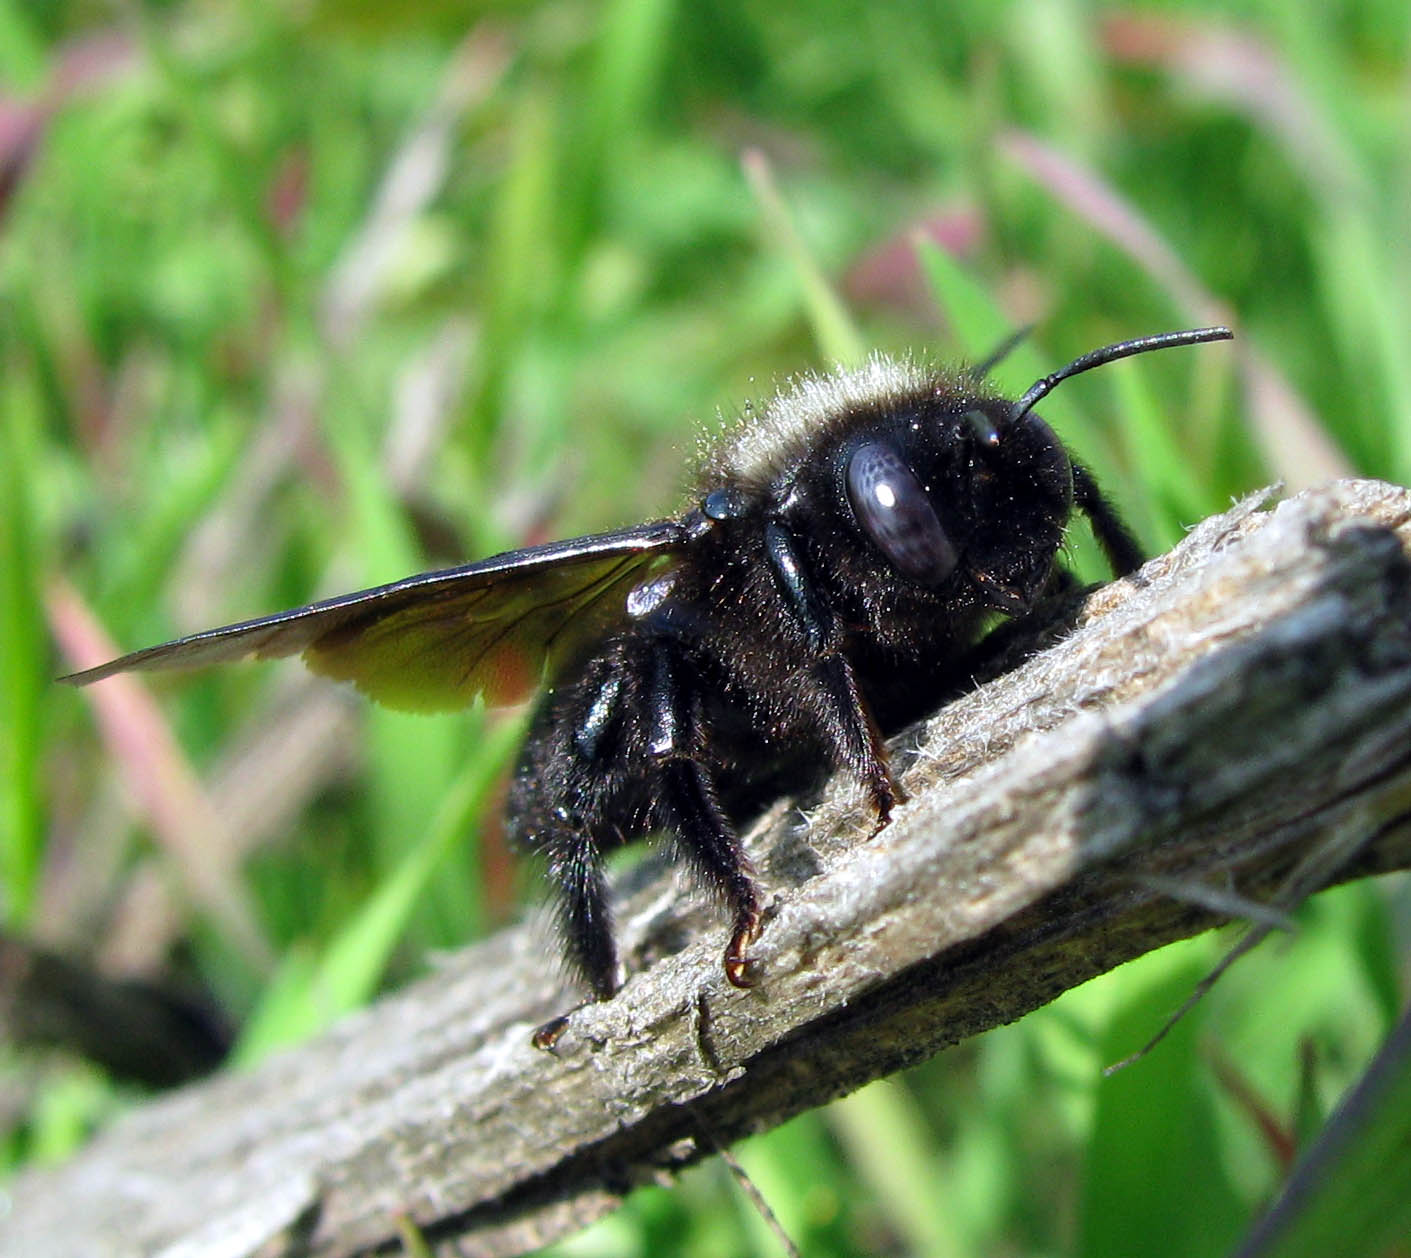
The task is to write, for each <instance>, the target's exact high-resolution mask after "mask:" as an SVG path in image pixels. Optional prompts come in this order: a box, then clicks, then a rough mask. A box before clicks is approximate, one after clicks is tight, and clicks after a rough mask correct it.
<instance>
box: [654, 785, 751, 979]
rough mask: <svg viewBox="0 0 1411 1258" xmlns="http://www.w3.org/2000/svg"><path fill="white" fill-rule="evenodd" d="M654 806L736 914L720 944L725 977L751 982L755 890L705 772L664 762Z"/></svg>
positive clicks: (702, 876)
mask: <svg viewBox="0 0 1411 1258" xmlns="http://www.w3.org/2000/svg"><path fill="white" fill-rule="evenodd" d="M657 809H658V815H659V816H660V818H661V822H662V825H663V826H664V827H666V828H667V829H669V830H670V831H671V832H672V833H673V834H674V835H675V836H676V842H677V844H678V846H679V848H680V850H681V852H682V854H683V855H684V856H686V857H687V859H688V860H689V861H690V863H691V866H692V868H693V869H694V870H695V872H696V874H697V876H698V877H699V878H700V880H701V881H702V882H703V883H705V885H706V886H708V887H709V888H710V889H711V890H712V891H713V892H715V894H716V895H717V896H718V897H719V898H720V899H721V900H722V901H723V902H724V903H725V905H726V907H727V908H729V909H731V910H732V911H733V912H734V914H735V922H734V931H733V933H732V934H731V936H730V942H729V944H728V945H726V948H725V977H726V978H727V979H729V980H730V982H731V983H733V984H734V985H735V986H736V987H753V986H754V979H753V977H752V976H751V974H750V958H749V957H748V956H746V955H745V950H746V949H747V948H748V947H749V946H750V944H752V943H753V942H754V941H755V939H756V938H758V936H759V924H760V909H759V891H758V889H757V888H756V887H755V882H754V878H753V876H752V875H753V870H752V868H751V866H750V858H749V857H748V856H747V855H746V854H745V849H744V847H743V846H742V845H741V843H740V840H739V837H738V836H737V835H736V834H735V831H734V828H733V827H732V826H731V825H730V822H729V820H728V819H727V818H726V816H725V813H724V812H723V811H722V810H721V807H720V801H719V799H718V798H717V797H716V793H715V785H714V783H712V782H711V780H710V775H709V774H708V773H707V772H706V770H705V769H704V768H703V767H702V766H701V765H699V764H697V763H696V761H694V760H685V759H677V760H669V761H667V762H666V763H665V764H664V765H663V766H662V770H661V780H660V794H659V796H658V801H657Z"/></svg>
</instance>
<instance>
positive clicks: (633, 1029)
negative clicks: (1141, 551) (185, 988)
mask: <svg viewBox="0 0 1411 1258" xmlns="http://www.w3.org/2000/svg"><path fill="white" fill-rule="evenodd" d="M1409 550H1411V494H1408V493H1407V491H1405V490H1401V489H1397V488H1393V487H1391V486H1386V485H1381V484H1377V483H1372V482H1347V483H1342V484H1339V485H1335V486H1332V487H1330V488H1327V489H1324V490H1319V491H1314V492H1310V493H1308V494H1305V495H1301V496H1300V497H1298V498H1296V499H1294V500H1292V501H1290V502H1286V503H1283V504H1281V505H1280V506H1278V507H1277V508H1276V509H1274V510H1273V511H1271V512H1264V511H1262V510H1260V509H1258V504H1257V503H1253V502H1251V503H1247V504H1244V505H1242V506H1239V507H1237V508H1235V509H1234V510H1233V511H1231V512H1230V513H1228V514H1227V515H1225V516H1221V517H1219V518H1217V519H1212V520H1208V521H1206V522H1205V523H1204V524H1202V525H1201V526H1199V527H1198V528H1197V529H1196V530H1195V531H1194V532H1193V533H1192V534H1191V535H1190V536H1189V537H1188V538H1187V539H1186V540H1185V541H1184V542H1183V543H1182V544H1181V545H1180V546H1178V547H1177V548H1176V549H1175V550H1174V551H1173V552H1171V553H1170V554H1169V555H1166V556H1163V557H1162V558H1160V559H1157V560H1154V561H1153V562H1152V563H1150V564H1148V565H1147V566H1146V567H1145V568H1144V569H1143V570H1142V572H1141V573H1139V574H1138V575H1137V576H1136V577H1134V578H1131V579H1128V580H1125V581H1120V582H1117V583H1115V584H1113V585H1111V586H1108V587H1105V588H1104V589H1102V590H1101V591H1099V592H1098V593H1097V594H1096V595H1094V596H1093V597H1092V598H1090V599H1089V600H1088V601H1087V603H1086V605H1085V606H1084V608H1083V609H1082V611H1081V613H1080V614H1079V616H1078V617H1077V623H1076V624H1075V625H1074V627H1073V628H1072V631H1071V632H1070V633H1069V634H1068V635H1067V636H1066V637H1065V638H1064V639H1063V640H1062V641H1061V642H1059V643H1057V644H1056V645H1054V646H1052V647H1051V648H1049V649H1047V650H1045V651H1043V652H1042V653H1041V654H1039V655H1037V656H1035V657H1034V658H1032V659H1030V660H1028V662H1027V663H1024V664H1023V665H1022V666H1020V667H1019V668H1017V669H1015V670H1014V671H1012V672H1009V673H1006V674H1005V675H1004V676H1002V677H1000V678H999V679H998V680H996V681H993V682H991V683H989V684H988V685H985V686H983V687H981V688H980V689H978V690H976V691H974V692H973V693H971V694H969V695H967V696H965V697H963V698H961V699H959V700H957V701H956V702H955V703H953V704H951V705H949V706H948V707H946V708H945V709H944V710H943V711H942V712H941V713H940V714H939V715H938V716H937V717H935V718H934V719H933V720H932V721H930V722H929V723H928V724H927V725H926V726H925V727H923V728H922V729H920V730H917V731H914V732H913V734H912V735H911V736H910V737H909V738H908V739H907V740H904V741H905V747H904V749H902V750H901V751H899V752H898V762H899V763H900V764H902V765H904V766H905V776H904V779H903V781H904V785H905V787H906V789H907V791H908V793H909V795H910V802H909V803H908V804H907V805H906V806H905V807H903V808H901V809H900V810H899V811H898V812H897V814H896V816H895V819H894V821H893V823H892V824H891V825H890V826H889V827H888V828H887V829H885V830H884V831H882V832H881V833H880V834H877V835H876V836H874V837H871V838H869V837H868V831H869V829H870V824H871V823H870V817H869V815H868V812H867V808H866V801H865V800H863V799H862V798H861V797H860V796H859V795H858V793H857V792H856V791H854V790H853V789H851V788H850V787H848V785H847V784H846V783H839V784H835V785H834V786H832V787H830V788H829V789H828V790H827V791H826V792H825V793H824V796H823V799H822V801H821V802H820V803H819V804H818V806H817V807H816V808H815V809H814V810H813V811H812V813H811V815H810V816H809V818H808V820H807V822H806V823H805V821H804V820H803V819H802V818H801V816H800V815H799V813H798V812H797V810H796V809H794V808H792V807H789V806H785V805H780V806H778V807H776V808H775V809H773V810H772V811H771V813H770V814H769V815H768V816H767V817H765V818H764V819H762V821H761V822H760V824H759V825H758V826H757V827H756V828H755V830H754V832H753V834H752V835H751V836H750V839H749V844H750V849H751V851H752V853H753V854H754V857H755V860H756V863H757V865H758V868H759V870H760V873H761V876H762V877H763V879H764V880H765V882H766V884H767V886H768V888H769V890H770V892H771V897H772V898H771V903H770V907H769V910H768V914H767V918H766V923H765V928H764V933H763V936H762V938H761V939H760V942H759V944H758V945H757V947H756V949H755V954H756V956H757V957H758V959H759V969H760V983H759V986H758V987H756V988H755V989H753V990H751V991H738V990H735V989H733V988H731V987H730V986H729V985H728V984H726V982H725V981H724V978H723V975H722V973H721V966H720V953H721V948H722V947H723V944H724V933H725V932H724V928H723V925H722V923H721V921H720V920H719V916H718V914H717V913H714V912H712V911H710V910H709V909H704V910H703V909H701V908H699V907H691V906H690V900H689V897H683V896H682V893H681V892H680V890H679V889H678V886H677V883H676V881H675V878H674V875H673V874H672V873H670V872H662V871H650V870H649V871H648V872H647V873H646V874H645V875H639V876H638V877H637V878H636V879H635V882H636V883H637V884H638V885H637V886H636V889H635V890H631V891H630V893H629V894H628V895H627V899H626V902H625V905H624V910H623V912H622V914H621V917H622V927H621V934H622V937H623V939H624V941H625V942H626V944H627V945H628V949H629V955H630V957H631V968H632V969H633V974H632V977H631V979H630V981H629V982H628V984H627V986H626V988H625V989H624V991H623V992H622V993H621V994H620V995H619V997H618V998H617V999H615V1000H613V1001H611V1002H608V1003H606V1004H600V1005H593V1006H589V1007H587V1008H584V1009H582V1010H580V1011H578V1012H576V1013H575V1014H574V1015H573V1016H572V1018H571V1020H570V1023H569V1025H568V1028H567V1030H566V1031H565V1032H564V1034H563V1036H562V1039H561V1040H560V1041H559V1044H558V1047H557V1051H556V1053H555V1054H554V1055H548V1054H545V1053H543V1052H540V1051H537V1050H536V1049H534V1048H533V1047H531V1045H530V1042H529V1037H530V1031H531V1028H532V1027H533V1026H534V1025H535V1024H536V1023H538V1022H539V1021H541V1020H543V1019H545V1018H546V1017H548V1016H550V1015H552V1014H554V1013H557V1012H559V1011H560V1010H561V1009H562V1008H563V1007H564V1006H565V1004H566V1001H567V998H566V997H565V995H564V994H563V993H562V992H560V991H559V990H557V989H556V985H555V983H554V981H553V979H552V976H551V973H550V971H551V968H552V967H551V966H550V965H548V964H547V963H546V959H545V957H546V953H545V951H544V947H543V944H542V941H541V940H540V939H539V938H537V937H536V933H535V932H534V931H531V930H530V929H528V928H518V929H515V930H511V931H507V932H505V933H504V934H502V935H500V936H498V937H496V938H494V939H491V940H489V941H487V942H485V943H484V944H481V945H478V946H476V947H473V948H469V949H466V950H465V951H464V952H462V953H460V954H458V955H456V956H455V957H453V958H450V959H449V960H447V961H446V962H445V963H444V964H442V965H441V966H440V967H439V968H438V970H437V972H436V973H435V974H434V975H432V976H431V977H429V978H427V979H425V980H423V981H421V982H419V983H417V984H416V985H415V986H413V987H411V988H409V989H408V990H405V991H403V992H401V993H399V994H397V995H395V996H392V997H390V998H388V999H386V1000H383V1001H381V1002H380V1003H378V1004H377V1005H375V1006H373V1007H372V1008H370V1009H367V1010H365V1011H363V1012H361V1013H359V1014H357V1015H356V1016H354V1017H351V1018H348V1019H346V1020H345V1021H343V1022H342V1023H340V1024H339V1025H338V1026H337V1027H335V1028H334V1029H333V1030H331V1031H330V1032H328V1033H327V1034H325V1035H323V1036H321V1037H319V1038H318V1039H317V1040H314V1041H312V1042H311V1043H308V1044H305V1045H303V1046H302V1047H300V1048H298V1049H295V1050H293V1051H290V1052H286V1053H283V1054H281V1055H279V1056H277V1057H275V1058H273V1059H271V1060H269V1061H267V1062H266V1063H264V1064H263V1065H262V1066H260V1067H259V1068H258V1069H255V1070H253V1071H250V1072H248V1073H244V1074H235V1075H228V1076H224V1077H218V1078H215V1079H212V1080H208V1081H206V1082H203V1083H200V1084H197V1085H194V1086H191V1087H188V1088H186V1089H184V1090H183V1091H181V1092H178V1093H175V1094H173V1095H170V1096H167V1097H165V1098H163V1099H161V1100H158V1101H156V1102H154V1103H152V1104H150V1105H148V1106H147V1107H145V1108H144V1109H142V1110H141V1111H139V1112H136V1113H133V1114H131V1115H129V1116H127V1117H126V1118H125V1119H123V1120H122V1121H120V1122H118V1123H116V1124H115V1125H114V1126H113V1127H112V1128H111V1129H110V1130H109V1131H107V1132H105V1133H104V1134H103V1135H102V1136H100V1137H99V1138H98V1139H96V1140H95V1141H94V1142H93V1144H92V1145H91V1146H90V1147H89V1148H87V1149H86V1150H85V1151H84V1152H83V1153H82V1154H80V1155H79V1156H78V1157H77V1158H75V1159H74V1160H73V1161H72V1162H71V1163H70V1164H69V1165H67V1166H64V1167H61V1168H59V1169H57V1170H53V1171H45V1172H37V1173H33V1174H29V1175H26V1176H23V1177H22V1178H21V1179H19V1180H18V1181H17V1182H16V1183H15V1184H14V1185H12V1190H11V1197H12V1203H13V1209H12V1213H11V1215H10V1217H9V1218H8V1219H5V1220H4V1221H3V1223H0V1253H3V1254H5V1255H12V1254H13V1255H21V1254H23V1255H32V1254H41V1253H42V1254H45V1255H50V1256H56V1255H64V1254H76V1255H77V1254H98V1253H102V1254H108V1255H126V1254H161V1255H164V1256H166V1258H175V1256H176V1255H188V1254H189V1255H198V1254H199V1255H202V1256H204V1258H210V1256H212V1255H229V1256H235V1255H250V1254H262V1255H274V1254H317V1255H344V1254H362V1253H366V1252H369V1251H373V1250H377V1249H379V1248H382V1247H387V1246H389V1245H394V1244H395V1242H394V1240H393V1238H394V1237H395V1234H396V1232H395V1229H396V1220H397V1218H398V1216H399V1215H409V1216H410V1217H411V1218H413V1219H414V1220H416V1221H417V1222H418V1223H419V1224H420V1226H421V1227H422V1228H423V1229H424V1230H425V1232H426V1234H427V1236H428V1237H429V1238H430V1239H431V1241H432V1242H433V1243H435V1244H437V1245H438V1246H440V1247H441V1248H442V1249H443V1250H444V1252H447V1253H450V1252H458V1253H463V1254H476V1255H480V1254H486V1255H491V1254H493V1255H498V1254H510V1253H516V1252H519V1251H521V1250H524V1249H527V1248H531V1247H533V1246H535V1245H538V1244H542V1243H544V1242H545V1241H547V1240H549V1239H551V1238H553V1237H556V1236H560V1235H563V1234H564V1233H566V1232H568V1231H570V1230H572V1229H573V1228H576V1227H578V1226H580V1225H581V1224H583V1223H585V1222H587V1221H589V1220H590V1219H593V1218H595V1217H597V1216H598V1215H600V1214H602V1213H604V1212H605V1211H607V1210H609V1209H611V1208H612V1207H613V1206H614V1205H615V1204H616V1203H617V1201H618V1200H620V1198H621V1196H622V1195H623V1194H624V1193H625V1192H627V1191H628V1190H629V1189H630V1188H631V1187H632V1185H634V1184H636V1183H640V1182H642V1181H644V1180H647V1179H652V1178H655V1177H657V1176H659V1175H661V1174H662V1173H664V1172H667V1171H669V1170H670V1169H671V1168H673V1167H676V1166H680V1165H681V1164H683V1163H685V1162H689V1161H691V1160H692V1159H694V1158H697V1157H700V1156H703V1154H705V1153H706V1152H708V1151H709V1142H708V1141H707V1140H705V1139H704V1138H703V1136H702V1134H701V1133H702V1132H705V1131H709V1132H710V1133H711V1135H712V1136H713V1137H715V1138H717V1139H721V1140H730V1139H733V1138H735V1137H737V1136H739V1135H741V1134H743V1133H745V1132H750V1131H758V1130H760V1129H762V1128H766V1127H769V1126H771V1125H773V1124H775V1123H778V1122H781V1121H783V1120H784V1119H786V1118H788V1117H789V1116H790V1115H792V1114H795V1113H797V1112H799V1111H800V1110H802V1109H805V1108H808V1107H810V1106H815V1105H819V1104H821V1103H823V1102H824V1101H827V1100H829V1099H830V1098H832V1097H835V1096H838V1095H840V1094H841V1093H844V1092H847V1091H849V1090H851V1089H853V1088H856V1087H858V1086H859V1085H861V1084H863V1083H865V1082H867V1081H868V1080H870V1079H873V1078H876V1077H877V1076H879V1075H882V1074H885V1073H887V1072H889V1071H894V1070H897V1069H899V1068H900V1067H902V1066H905V1065H907V1064H908V1063H910V1062H914V1061H917V1060H919V1059H921V1058H923V1057H925V1056H927V1055H929V1054H931V1053H934V1052H935V1051H936V1050H937V1049H939V1048H941V1047H943V1046H945V1045H947V1044H951V1043H954V1042H955V1041H957V1040H960V1039H962V1038H964V1037H966V1036H969V1035H974V1034H976V1033H977V1032H979V1031H982V1030H985V1029H986V1028H988V1027H992V1026H995V1025H997V1024H999V1023H1003V1022H1007V1021H1010V1020H1012V1019H1014V1018H1017V1017H1019V1016H1020V1015H1021V1014H1023V1013H1025V1012H1027V1011H1028V1010H1030V1009H1033V1008H1034V1007H1036V1006H1038V1005H1040V1004H1043V1003H1044V1002H1045V1001H1048V1000H1050V999H1052V998H1053V997H1054V996H1056V995H1058V994H1059V993H1060V992H1062V991H1064V990H1065V989H1067V988H1069V987H1072V986H1074V985H1076V984H1078V983H1081V982H1083V981H1084V980H1085V979H1087V978H1090V977H1091V976H1092V975H1094V974H1098V973H1100V972H1102V971H1104V970H1107V969H1109V968H1111V967H1112V966H1115V965H1117V964H1119V963H1120V962H1122V961H1124V960H1127V959H1128V958H1131V957H1134V956H1137V955H1139V954H1141V953H1143V952H1146V951H1148V950H1150V949H1152V948H1155V947H1157V946H1159V945H1160V944H1163V943H1165V942H1167V941H1169V940H1172V939H1176V938H1180V937H1182V936H1186V935H1189V934H1192V933H1194V932H1196V931H1199V930H1202V929H1204V928H1206V927H1208V926H1210V925H1212V924H1214V923H1215V922H1217V921H1219V920H1221V917H1220V911H1221V910H1220V902H1219V900H1218V897H1216V896H1214V895H1212V896H1210V897H1203V896H1202V895H1201V888H1203V887H1206V886H1210V885H1214V886H1218V887H1219V888H1220V892H1221V893H1222V894H1226V895H1228V894H1229V893H1230V892H1234V893H1236V894H1237V895H1238V896H1243V897H1248V898H1250V899H1256V900H1264V901H1273V902H1275V903H1276V904H1280V905H1287V904H1289V903H1292V902H1294V901H1296V900H1297V899H1298V898H1301V897H1302V896H1303V895H1305V894H1308V893H1311V892H1312V891H1313V890H1316V889H1318V888H1319V887H1321V886H1324V885H1326V884H1327V883H1329V882H1331V881H1336V880H1339V879H1345V878H1350V877H1355V876H1360V875H1365V874H1369V873H1373V872H1377V871H1381V870H1386V869H1391V868H1404V867H1407V866H1408V865H1411V825H1408V819H1411V562H1409V561H1408V558H1407V555H1408V551H1409ZM1181 887H1185V888H1187V889H1188V891H1189V894H1185V893H1183V892H1180V891H1179V890H1178V889H1179V888H1181ZM683 900H684V902H685V904H686V907H685V908H684V909H683V907H682V906H683Z"/></svg>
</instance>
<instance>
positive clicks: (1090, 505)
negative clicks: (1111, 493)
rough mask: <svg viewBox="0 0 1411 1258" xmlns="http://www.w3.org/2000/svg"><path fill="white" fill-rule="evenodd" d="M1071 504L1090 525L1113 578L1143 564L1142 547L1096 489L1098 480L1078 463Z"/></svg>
mask: <svg viewBox="0 0 1411 1258" xmlns="http://www.w3.org/2000/svg"><path fill="white" fill-rule="evenodd" d="M1073 501H1074V503H1075V504H1076V505H1077V507H1078V510H1080V511H1081V512H1082V513H1083V514H1084V515H1085V516H1087V517H1088V522H1089V523H1090V524H1091V525H1092V526H1093V534H1094V535H1095V536H1096V537H1097V540H1098V545H1099V546H1101V547H1102V552H1103V554H1105V555H1106V556H1107V562H1108V563H1109V564H1111V565H1112V571H1113V573H1114V574H1115V575H1116V576H1119V577H1125V576H1126V575H1127V574H1128V573H1129V572H1135V571H1136V570H1137V569H1138V568H1140V567H1141V566H1142V564H1143V562H1145V559H1146V556H1145V555H1143V554H1142V548H1141V544H1140V543H1139V542H1138V541H1137V539H1136V538H1135V537H1134V536H1133V535H1132V530H1131V529H1129V528H1128V527H1127V523H1126V521H1125V520H1123V519H1122V517H1121V516H1120V515H1118V514H1117V508H1116V507H1114V506H1113V505H1112V504H1111V503H1110V502H1109V501H1108V500H1107V496H1106V495H1105V494H1104V493H1103V492H1102V490H1101V489H1099V488H1098V483H1097V480H1096V479H1095V478H1094V477H1093V474H1092V473H1091V472H1090V471H1088V469H1087V468H1086V467H1084V466H1083V465H1082V464H1081V463H1077V462H1075V463H1074V464H1073Z"/></svg>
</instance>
